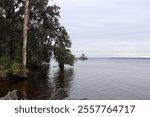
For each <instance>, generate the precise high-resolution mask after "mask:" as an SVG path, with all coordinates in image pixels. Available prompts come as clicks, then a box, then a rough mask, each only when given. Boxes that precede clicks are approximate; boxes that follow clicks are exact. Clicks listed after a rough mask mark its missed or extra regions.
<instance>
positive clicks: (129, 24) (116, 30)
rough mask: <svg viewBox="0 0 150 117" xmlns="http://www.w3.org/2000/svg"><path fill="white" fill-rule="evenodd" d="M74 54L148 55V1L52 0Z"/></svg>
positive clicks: (96, 55) (149, 52)
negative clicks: (57, 8)
mask: <svg viewBox="0 0 150 117" xmlns="http://www.w3.org/2000/svg"><path fill="white" fill-rule="evenodd" d="M53 3H56V5H58V6H60V7H61V10H60V15H61V18H60V22H61V24H62V25H63V26H65V28H66V30H67V32H68V34H69V35H70V38H71V41H72V49H71V50H72V52H73V54H75V55H76V56H77V57H78V56H80V55H81V54H82V53H84V54H86V55H87V56H88V57H140V58H141V57H144V58H145V57H146V58H147V57H148V58H150V46H149V45H150V22H149V21H150V7H149V4H150V1H148V0H132V1H131V0H126V1H123V0H101V1H99V0H53V1H52V2H51V1H50V4H53Z"/></svg>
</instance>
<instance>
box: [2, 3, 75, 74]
mask: <svg viewBox="0 0 150 117" xmlns="http://www.w3.org/2000/svg"><path fill="white" fill-rule="evenodd" d="M29 8H30V10H29V11H30V12H29V22H28V41H27V66H34V65H37V66H38V65H40V64H41V63H42V61H46V62H49V60H50V57H51V56H52V55H54V56H55V59H56V60H57V61H58V63H59V64H62V65H64V64H69V65H73V63H74V60H75V57H74V56H73V55H72V54H71V51H70V49H69V48H71V40H70V38H69V35H68V33H67V31H66V29H65V27H63V26H61V24H60V23H59V18H60V7H58V6H56V5H51V6H50V5H48V0H30V3H29ZM23 15H24V1H23V0H0V58H1V60H0V64H1V66H3V67H5V66H6V68H3V69H8V68H9V67H10V68H9V70H8V71H9V72H11V73H12V74H17V73H18V72H19V69H20V64H18V63H20V62H21V45H22V29H23ZM64 55H65V56H64ZM5 57H6V58H5Z"/></svg>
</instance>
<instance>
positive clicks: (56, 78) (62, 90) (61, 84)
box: [50, 68, 74, 99]
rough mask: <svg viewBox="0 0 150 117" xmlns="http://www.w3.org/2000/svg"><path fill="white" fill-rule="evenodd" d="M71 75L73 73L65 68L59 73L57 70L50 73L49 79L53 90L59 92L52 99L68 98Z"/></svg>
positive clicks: (70, 69)
mask: <svg viewBox="0 0 150 117" xmlns="http://www.w3.org/2000/svg"><path fill="white" fill-rule="evenodd" d="M73 73H74V71H73V69H72V68H66V69H65V70H63V71H60V70H59V69H57V71H56V72H53V71H52V73H51V75H50V77H51V78H52V79H51V81H53V87H54V90H55V91H58V90H59V92H57V93H56V94H55V96H54V98H53V99H64V98H66V97H68V93H69V91H70V87H71V83H72V82H71V81H72V80H73ZM52 76H53V77H52Z"/></svg>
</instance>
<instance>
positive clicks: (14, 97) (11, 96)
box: [0, 90, 18, 100]
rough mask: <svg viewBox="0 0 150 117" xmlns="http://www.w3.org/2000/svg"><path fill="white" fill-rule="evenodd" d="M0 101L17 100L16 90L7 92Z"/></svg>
mask: <svg viewBox="0 0 150 117" xmlns="http://www.w3.org/2000/svg"><path fill="white" fill-rule="evenodd" d="M0 100H18V96H17V90H13V91H11V92H8V94H7V95H5V96H4V97H1V98H0Z"/></svg>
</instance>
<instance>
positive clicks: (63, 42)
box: [53, 27, 75, 70]
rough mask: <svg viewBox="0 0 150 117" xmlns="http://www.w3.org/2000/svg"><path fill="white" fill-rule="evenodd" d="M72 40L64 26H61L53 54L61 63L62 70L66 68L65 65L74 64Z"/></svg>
mask: <svg viewBox="0 0 150 117" xmlns="http://www.w3.org/2000/svg"><path fill="white" fill-rule="evenodd" d="M69 48H71V40H70V38H69V35H68V33H67V32H66V29H65V28H64V27H60V28H59V33H58V36H57V39H56V41H55V44H54V48H53V54H54V58H55V60H56V61H57V62H58V64H59V68H60V70H63V69H64V65H65V64H68V65H74V62H75V56H74V55H73V54H71V51H70V49H69Z"/></svg>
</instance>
